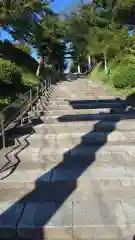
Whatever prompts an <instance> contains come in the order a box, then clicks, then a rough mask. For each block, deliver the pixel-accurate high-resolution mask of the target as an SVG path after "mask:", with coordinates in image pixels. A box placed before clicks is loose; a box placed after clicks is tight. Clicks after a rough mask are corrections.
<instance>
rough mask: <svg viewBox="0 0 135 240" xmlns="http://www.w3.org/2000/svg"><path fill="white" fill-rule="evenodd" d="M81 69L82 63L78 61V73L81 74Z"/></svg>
mask: <svg viewBox="0 0 135 240" xmlns="http://www.w3.org/2000/svg"><path fill="white" fill-rule="evenodd" d="M80 72H81V70H80V64H79V63H78V73H79V74H80Z"/></svg>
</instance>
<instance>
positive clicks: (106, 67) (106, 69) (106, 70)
mask: <svg viewBox="0 0 135 240" xmlns="http://www.w3.org/2000/svg"><path fill="white" fill-rule="evenodd" d="M104 63H105V68H104V69H105V73H106V74H108V66H107V58H106V56H105V55H104Z"/></svg>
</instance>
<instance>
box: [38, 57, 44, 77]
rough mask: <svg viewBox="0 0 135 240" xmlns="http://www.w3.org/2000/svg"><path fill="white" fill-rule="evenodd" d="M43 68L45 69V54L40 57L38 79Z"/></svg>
mask: <svg viewBox="0 0 135 240" xmlns="http://www.w3.org/2000/svg"><path fill="white" fill-rule="evenodd" d="M42 67H44V55H43V54H41V56H40V60H39V65H38V68H37V71H36V76H37V77H39V74H40V70H41V68H42Z"/></svg>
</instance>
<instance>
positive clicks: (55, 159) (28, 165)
mask: <svg viewBox="0 0 135 240" xmlns="http://www.w3.org/2000/svg"><path fill="white" fill-rule="evenodd" d="M37 105H38V107H39V109H40V110H42V114H41V116H40V124H34V123H33V125H32V127H31V125H27V126H25V125H24V129H23V130H22V131H24V133H25V132H26V134H23V136H21V135H20V136H19V137H15V145H14V147H12V149H11V147H10V148H7V149H6V155H5V152H4V151H5V150H4V151H3V150H1V153H0V179H1V180H0V212H1V215H0V239H34V240H43V239H48V240H56V239H57V240H60V239H61V240H73V239H74V240H85V239H87V240H91V239H97V240H99V239H102V240H103V239H107V240H108V239H109V240H114V239H115V240H119V239H120V240H129V239H133V236H134V234H135V146H134V144H135V119H134V118H135V112H134V109H132V108H131V107H130V106H128V103H127V102H126V101H124V100H122V99H119V98H117V99H115V97H114V96H110V94H109V93H107V92H106V91H105V90H104V88H103V86H100V85H99V84H97V83H95V82H92V81H88V80H87V79H82V78H81V79H78V80H74V81H73V82H68V81H65V82H63V83H62V82H61V83H60V84H57V85H56V86H55V89H54V92H53V93H52V97H51V101H50V102H49V105H48V106H47V108H46V109H45V108H44V107H45V106H44V104H43V103H42V104H41V101H39V102H38V103H37ZM35 119H36V118H35ZM35 121H36V120H35ZM26 128H27V129H26ZM28 128H30V130H29V131H28ZM31 128H32V129H31ZM26 130H27V131H26Z"/></svg>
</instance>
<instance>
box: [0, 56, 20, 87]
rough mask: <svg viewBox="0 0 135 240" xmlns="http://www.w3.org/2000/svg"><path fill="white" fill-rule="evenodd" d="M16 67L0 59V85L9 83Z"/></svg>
mask: <svg viewBox="0 0 135 240" xmlns="http://www.w3.org/2000/svg"><path fill="white" fill-rule="evenodd" d="M16 71H17V67H16V65H15V64H14V63H12V62H11V61H8V60H4V59H2V58H0V83H4V82H6V83H11V81H12V78H13V75H14V74H15V73H16Z"/></svg>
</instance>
